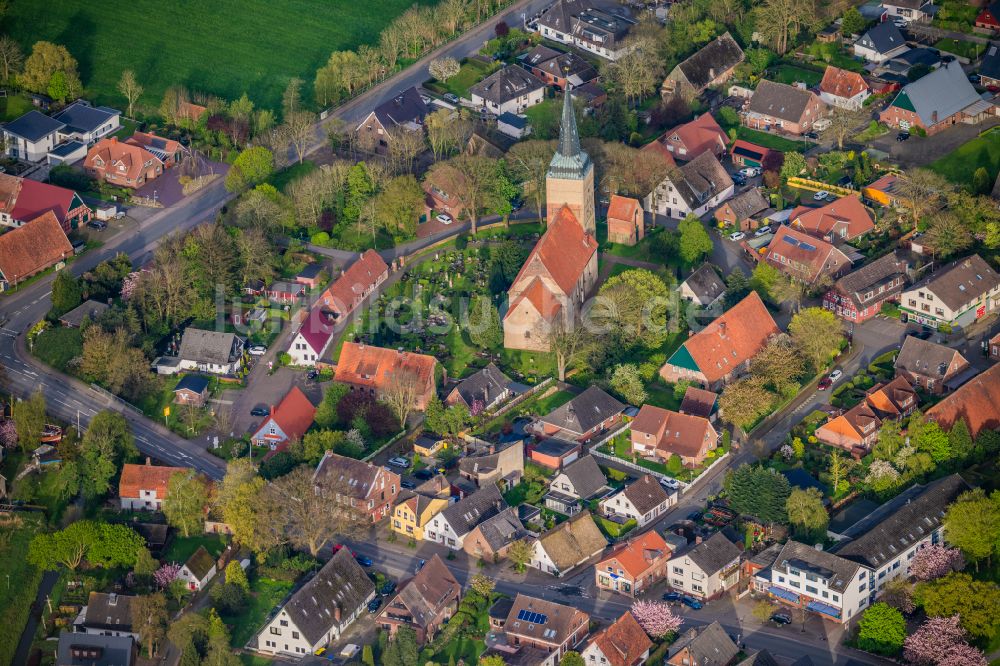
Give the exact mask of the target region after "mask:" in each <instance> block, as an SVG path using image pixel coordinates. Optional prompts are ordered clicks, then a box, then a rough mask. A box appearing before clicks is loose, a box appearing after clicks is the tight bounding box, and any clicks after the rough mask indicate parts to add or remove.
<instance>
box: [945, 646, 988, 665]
mask: <svg viewBox="0 0 1000 666" xmlns="http://www.w3.org/2000/svg"><path fill="white" fill-rule="evenodd" d="M937 666H987V661H986V657H985V656H983V653H982V652H980V651H979V650H977V649H976V648H974V647H972V646H971V645H969V644H968V643H958V644H957V645H952V646H951V647H950V648H948V651H947V652H946V653H945V655H944V657H942V658H941V661H939V662H938V663H937Z"/></svg>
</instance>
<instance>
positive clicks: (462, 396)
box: [444, 362, 514, 416]
mask: <svg viewBox="0 0 1000 666" xmlns="http://www.w3.org/2000/svg"><path fill="white" fill-rule="evenodd" d="M512 383H513V382H511V379H510V377H508V376H507V375H505V374H504V373H503V372H501V371H500V368H498V367H497V366H496V365H495V364H494V363H492V362H490V363H489V364H488V365H487V366H486V367H485V368H483V369H482V370H479V371H477V372H475V373H473V374H472V375H470V376H468V377H466V378H465V379H463V380H462V381H461V382H459V384H458V386H456V387H455V388H453V389H452V390H451V393H449V394H448V396H447V397H446V398H445V399H444V403H445V404H446V405H448V406H449V407H451V406H454V405H462V406H463V407H465V408H466V409H468V410H469V411H470V413H472V415H473V416H476V415H478V414H480V413H482V412H484V411H489V410H493V409H496V408H498V407H499V406H501V405H502V404H503V403H504V402H506V401H507V400H509V399H510V398H512V397H513V396H514V392H513V391H512V390H511V385H512Z"/></svg>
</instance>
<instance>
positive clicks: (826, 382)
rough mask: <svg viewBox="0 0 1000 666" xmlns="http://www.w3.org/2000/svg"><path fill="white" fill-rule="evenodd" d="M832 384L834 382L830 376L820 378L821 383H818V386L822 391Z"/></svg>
mask: <svg viewBox="0 0 1000 666" xmlns="http://www.w3.org/2000/svg"><path fill="white" fill-rule="evenodd" d="M831 386H833V382H832V381H830V378H829V377H824V378H823V379H821V380H819V384H817V385H816V388H817V389H819V390H820V391H825V390H827V389H828V388H830V387H831Z"/></svg>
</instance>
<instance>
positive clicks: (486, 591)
mask: <svg viewBox="0 0 1000 666" xmlns="http://www.w3.org/2000/svg"><path fill="white" fill-rule="evenodd" d="M469 587H470V588H471V589H472V591H473V592H475V593H476V594H478V595H479V596H480V597H482V598H483V599H489V598H490V595H492V594H493V588H495V587H496V582H495V581H494V580H493V579H492V578H490V577H489V576H484V575H483V574H475V575H473V576H472V579H471V580H470V581H469Z"/></svg>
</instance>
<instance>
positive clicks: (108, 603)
mask: <svg viewBox="0 0 1000 666" xmlns="http://www.w3.org/2000/svg"><path fill="white" fill-rule="evenodd" d="M134 598H135V597H130V596H128V595H126V594H115V593H114V592H111V593H110V594H107V593H104V592H91V593H90V597H88V599H87V615H86V619H85V620H84V622H83V625H84V626H85V627H87V628H89V629H114V630H116V631H125V632H130V631H132V599H134Z"/></svg>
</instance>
